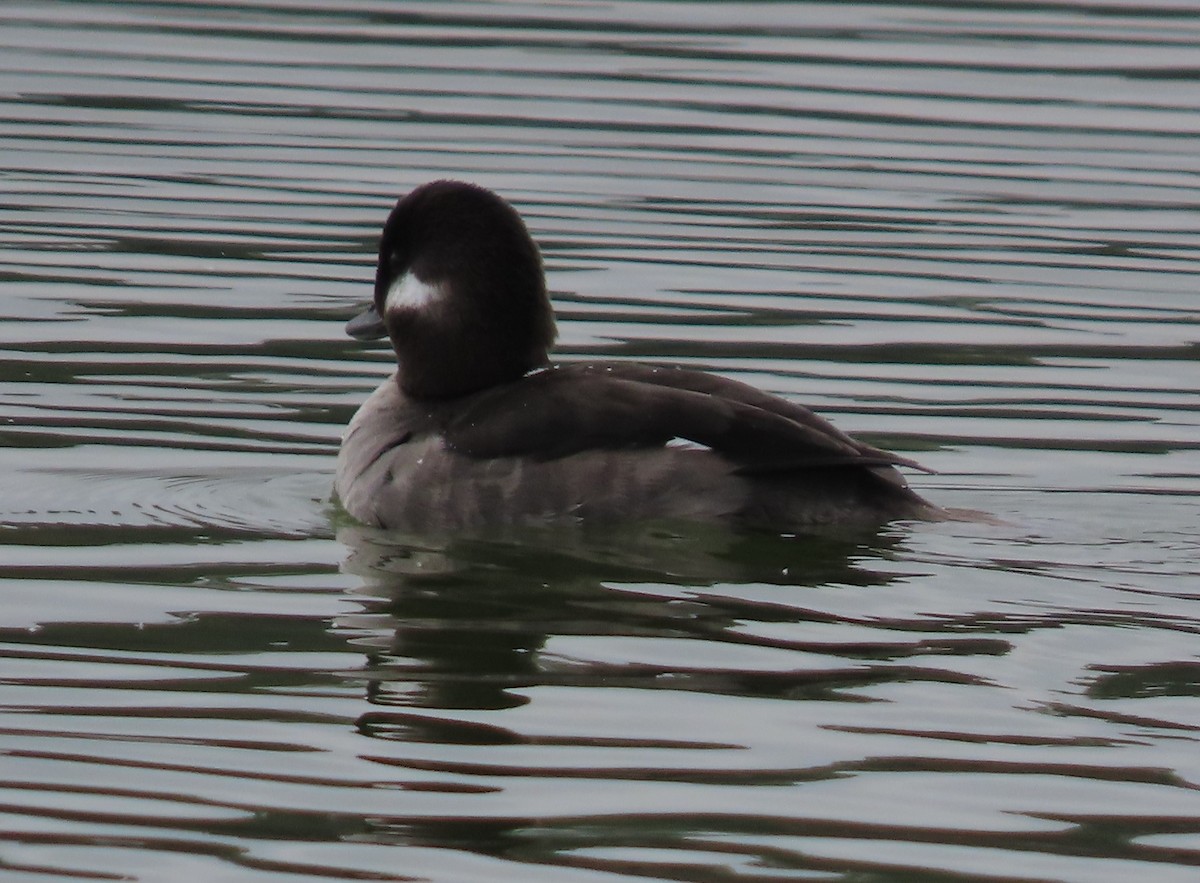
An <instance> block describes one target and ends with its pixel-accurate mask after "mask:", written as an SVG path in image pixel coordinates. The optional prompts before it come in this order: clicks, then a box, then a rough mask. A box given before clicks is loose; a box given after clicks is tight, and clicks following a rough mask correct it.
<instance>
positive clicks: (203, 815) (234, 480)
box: [0, 0, 1200, 883]
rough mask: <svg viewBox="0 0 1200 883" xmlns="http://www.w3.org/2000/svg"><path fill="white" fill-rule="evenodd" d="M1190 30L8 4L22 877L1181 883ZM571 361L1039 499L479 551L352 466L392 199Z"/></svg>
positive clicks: (630, 9) (471, 10) (1194, 798)
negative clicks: (523, 289) (505, 222)
mask: <svg viewBox="0 0 1200 883" xmlns="http://www.w3.org/2000/svg"><path fill="white" fill-rule="evenodd" d="M1198 47H1200V13H1197V12H1196V11H1195V10H1194V9H1192V8H1191V7H1190V5H1187V4H1166V3H1164V4H1159V5H1152V6H1147V5H1145V4H1141V3H1132V2H1129V3H1120V2H1114V3H1104V4H1095V3H1083V2H1079V3H1075V2H1060V3H1053V4H1049V3H1047V4H1036V3H1035V4H966V5H964V4H940V3H928V4H917V3H914V4H908V3H889V4H865V3H861V4H860V3H837V4H833V3H830V4H819V3H762V4H726V3H682V2H636V3H635V2H629V3H626V2H607V3H594V4H585V5H576V4H568V3H550V4H519V3H511V4H509V3H441V2H439V3H428V4H410V3H405V4H397V3H388V2H382V0H378V2H355V3H343V4H336V5H334V4H328V5H320V4H309V3H303V2H289V0H279V2H257V3H246V4H240V5H238V6H237V7H236V8H235V7H233V6H229V5H210V4H205V3H188V2H179V3H139V4H123V3H93V2H78V0H76V2H72V0H63V2H30V3H25V4H13V5H6V6H4V7H3V8H0V194H3V199H0V286H2V288H3V293H4V297H3V298H0V439H2V446H0V524H2V526H3V527H2V529H0V598H2V601H3V603H2V606H0V869H3V871H4V873H5V874H6V879H7V877H12V878H13V879H30V880H39V879H51V878H65V879H70V878H84V879H127V880H158V879H164V878H168V877H170V878H172V879H206V880H243V879H244V880H253V881H259V880H263V881H266V880H300V879H313V878H321V877H328V878H333V879H395V880H437V881H472V880H489V881H490V880H507V879H511V878H512V877H513V876H518V877H520V878H521V879H527V880H531V881H547V883H549V881H555V883H558V881H586V883H591V881H595V883H616V881H634V880H684V881H697V883H709V881H712V883H715V881H719V880H728V879H731V878H733V877H736V878H738V879H746V880H779V879H789V880H792V879H795V880H829V881H844V883H850V881H855V883H859V881H871V883H900V881H911V880H921V881H952V880H953V881H964V880H971V881H1051V880H1053V881H1080V883H1096V881H1126V880H1130V879H1144V880H1154V881H1156V883H1174V881H1181V883H1182V881H1192V880H1194V879H1195V877H1196V873H1197V865H1200V792H1198V790H1197V788H1198V786H1200V768H1198V760H1197V759H1198V758H1200V752H1198V751H1197V741H1198V739H1200V705H1198V703H1197V699H1198V697H1200V661H1198V659H1197V653H1196V647H1197V633H1198V632H1200V591H1198V590H1197V586H1200V580H1198V579H1197V577H1200V565H1198V564H1197V561H1198V560H1200V540H1198V538H1197V536H1198V534H1197V528H1196V525H1197V524H1198V523H1200V503H1198V495H1200V453H1198V448H1200V417H1198V413H1200V394H1198V391H1197V376H1198V374H1197V370H1196V362H1197V359H1198V356H1200V346H1198V341H1200V307H1198V306H1197V300H1196V292H1197V290H1198V287H1200V271H1198V270H1197V267H1198V266H1200V265H1198V264H1197V260H1196V258H1197V253H1198V249H1197V246H1198V245H1200V227H1198V226H1197V224H1196V220H1195V217H1196V213H1195V209H1196V206H1197V204H1198V203H1200V154H1197V152H1196V148H1195V145H1196V142H1197V136H1198V135H1200V114H1198V113H1197V111H1198V110H1200V107H1198V105H1200V98H1198V96H1200V92H1197V90H1196V88H1195V85H1196V83H1195V80H1196V71H1197V70H1200V48H1198ZM450 176H452V177H458V178H465V179H468V180H472V181H476V182H478V183H480V184H483V185H485V186H488V187H492V188H494V189H497V190H499V191H500V192H501V193H503V194H504V195H505V196H506V197H508V198H509V199H511V200H512V201H513V202H514V204H515V205H517V207H518V208H519V209H520V210H521V211H522V213H523V214H524V215H525V217H526V219H527V221H528V223H529V226H530V228H531V230H532V231H533V232H534V234H535V236H536V238H537V239H538V241H539V242H540V244H541V246H542V248H543V252H544V256H545V260H546V265H547V271H548V277H549V282H550V285H551V288H552V290H553V295H554V301H555V305H556V308H557V310H558V314H559V328H560V343H559V348H558V353H559V356H560V357H561V358H562V359H564V360H577V359H584V358H592V357H604V358H616V359H622V358H637V359H644V360H648V361H656V362H672V363H683V364H688V365H692V366H696V367H701V368H704V369H707V370H712V371H716V372H719V373H721V374H724V375H727V376H731V377H736V378H739V379H742V380H747V381H749V382H752V383H754V384H755V385H758V386H760V387H763V388H765V389H768V390H770V391H772V392H775V393H777V394H780V395H783V396H786V397H788V398H790V399H793V400H796V401H801V402H804V403H806V404H809V405H811V406H813V407H814V408H816V409H818V410H819V411H820V412H822V413H823V414H825V415H827V416H829V417H831V418H832V419H834V420H835V422H837V424H838V425H839V426H841V427H842V428H844V429H847V430H849V431H851V432H855V433H858V434H860V435H861V436H862V437H864V438H866V439H867V440H869V441H871V442H873V443H876V444H881V445H884V446H888V447H892V448H894V449H896V450H898V451H901V452H903V453H905V454H908V455H910V456H914V457H916V458H918V459H919V460H921V461H922V462H923V463H925V464H926V465H928V466H930V467H932V468H934V469H935V470H937V474H936V475H933V476H924V475H915V476H913V477H912V481H913V483H914V486H916V487H917V488H918V489H919V490H920V491H921V492H922V493H924V494H926V495H927V496H929V497H930V498H931V499H934V500H936V501H937V502H939V503H942V504H944V505H950V506H961V507H965V508H973V509H982V510H986V511H989V512H993V513H996V514H997V515H999V516H1000V517H1001V518H1003V519H1004V520H1005V521H1006V522H1007V523H1006V524H1004V525H1002V526H988V525H971V524H939V525H892V526H889V527H887V528H885V529H884V530H882V531H880V532H878V533H869V534H849V535H840V536H833V537H830V536H825V537H815V538H814V537H809V538H804V537H800V538H797V537H772V536H759V535H749V536H745V535H736V534H732V533H729V532H724V531H718V530H713V529H708V528H701V527H697V526H680V525H671V526H664V527H662V529H659V530H654V531H650V532H640V531H634V530H616V531H608V532H598V531H565V532H564V531H548V532H531V533H528V534H521V535H519V536H510V537H505V538H498V539H493V540H487V539H482V538H479V539H475V540H468V539H465V538H456V537H436V536H417V537H410V536H395V535H386V534H381V533H379V532H374V531H370V530H366V529H363V528H361V527H358V526H356V525H355V524H353V522H352V521H351V520H350V519H348V518H346V516H345V515H343V514H340V513H339V512H338V511H337V509H336V507H335V506H334V505H333V504H332V503H331V501H330V500H329V486H330V482H331V478H332V469H333V460H334V456H335V452H336V448H337V440H338V436H339V433H340V431H341V427H342V426H344V425H345V423H346V422H347V421H348V420H349V418H350V415H351V414H352V413H353V411H354V409H355V408H356V407H357V405H358V403H359V402H360V401H361V400H362V399H363V398H364V397H365V396H366V395H367V394H368V393H369V391H370V390H371V389H372V388H373V387H374V386H375V385H376V384H377V383H378V382H379V381H380V380H381V379H382V377H383V376H384V375H385V374H386V373H387V371H388V364H389V356H388V353H387V352H386V351H385V350H383V349H381V348H379V347H364V346H362V345H361V344H358V343H355V342H354V341H351V340H349V339H347V338H345V337H344V336H343V335H342V332H341V324H342V322H343V321H344V320H345V319H346V318H348V317H349V316H350V315H352V314H353V312H354V310H355V307H356V305H357V304H358V303H359V302H361V301H362V300H363V299H365V298H366V297H367V296H368V294H369V288H370V282H371V279H372V275H373V268H372V260H371V255H372V251H373V249H374V245H375V237H376V235H377V232H378V228H379V226H380V225H381V223H382V221H383V219H384V217H385V216H386V213H387V211H388V209H389V207H390V205H391V203H392V202H393V201H394V200H395V198H396V197H397V196H399V195H401V194H402V193H404V192H406V191H407V190H409V189H410V188H412V187H414V186H416V185H418V184H420V183H422V182H424V181H427V180H430V179H433V178H438V177H450Z"/></svg>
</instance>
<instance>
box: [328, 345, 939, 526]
mask: <svg viewBox="0 0 1200 883" xmlns="http://www.w3.org/2000/svg"><path fill="white" fill-rule="evenodd" d="M710 384H720V385H721V386H720V390H721V391H722V392H725V386H724V385H725V384H729V389H731V390H733V392H730V393H728V395H735V394H738V395H740V394H741V392H740V391H741V390H743V389H749V388H748V387H743V386H742V385H740V384H733V383H732V382H731V381H724V380H722V379H720V378H715V377H712V376H711V375H704V374H699V373H698V372H671V371H669V370H668V371H666V372H665V373H663V374H662V375H661V376H660V369H650V368H645V367H644V366H621V365H617V366H592V365H589V366H582V365H580V366H570V367H569V368H566V369H552V370H550V371H547V372H544V376H542V377H537V376H534V377H530V378H525V379H523V380H521V381H518V382H517V383H516V384H513V385H511V387H509V388H500V389H493V390H487V391H484V392H482V393H479V394H477V395H475V396H471V397H468V398H466V399H461V400H456V401H453V402H423V401H419V400H413V399H410V398H408V397H407V396H405V395H404V394H403V393H402V392H401V391H400V388H399V385H398V384H397V383H396V382H395V380H394V378H393V379H390V380H388V381H386V382H385V383H384V384H383V385H382V386H380V388H379V389H378V390H376V392H375V393H374V394H373V395H372V396H371V397H370V398H369V399H368V400H367V401H366V402H365V403H364V404H363V406H362V407H361V408H360V409H359V411H358V413H357V414H356V415H355V417H354V420H353V421H352V422H351V424H350V426H349V427H348V429H347V432H346V435H345V438H344V440H343V444H342V449H341V453H340V455H339V459H338V472H337V480H336V485H335V487H336V491H337V494H338V497H339V499H340V500H341V503H342V505H343V506H344V507H345V508H346V510H347V511H348V512H350V514H352V515H354V516H355V517H356V518H358V519H359V520H361V521H363V522H365V523H368V524H372V525H376V526H381V527H388V528H398V529H404V530H418V531H419V530H462V529H473V528H484V527H488V526H497V525H506V524H517V523H530V522H545V521H558V520H573V519H579V520H586V521H593V522H599V521H612V522H627V521H638V520H657V519H686V520H705V521H708V520H721V521H729V522H735V523H740V524H748V525H755V526H762V527H768V528H773V529H780V530H791V529H796V530H801V529H804V528H806V527H813V526H817V525H829V524H841V523H881V522H884V521H888V520H893V519H897V518H928V517H935V516H936V512H937V510H936V508H935V507H932V506H930V505H929V504H928V503H926V502H925V501H924V500H922V499H921V498H920V497H919V496H917V495H916V494H915V493H913V492H912V491H911V490H909V488H908V487H907V485H906V484H905V482H904V480H903V478H901V476H900V475H899V473H897V472H896V470H895V469H894V468H893V467H892V466H891V465H890V462H904V461H902V460H901V458H891V455H887V454H886V453H885V452H881V451H877V450H876V449H874V448H870V447H868V446H865V445H861V444H859V443H856V442H853V440H850V439H849V438H848V437H846V436H842V435H841V434H840V433H836V431H834V433H835V435H833V436H830V437H829V438H826V437H825V436H824V435H823V433H824V432H825V431H826V428H827V427H828V424H825V423H824V422H823V421H821V420H820V418H817V417H816V416H815V415H811V412H808V411H807V410H806V409H802V408H799V406H794V405H790V404H789V403H786V402H784V401H783V400H779V399H775V398H773V397H767V396H765V394H762V393H757V392H755V393H754V394H755V395H758V396H763V397H764V399H763V400H764V401H765V402H766V403H767V404H768V405H770V406H771V407H774V408H776V409H777V410H782V411H784V412H786V414H787V415H793V416H780V415H779V414H773V413H771V412H764V411H763V409H761V408H760V407H759V406H758V403H756V404H754V405H745V406H744V407H743V403H741V402H736V401H735V402H734V405H736V406H737V407H733V408H732V409H731V407H730V403H729V401H728V400H726V399H725V398H723V397H722V395H718V394H715V393H714V392H713V391H712V390H704V391H700V390H697V389H695V388H694V387H696V386H697V385H700V386H706V385H710ZM747 409H751V410H747ZM794 415H799V417H797V416H794ZM800 417H802V418H804V420H806V421H808V420H811V421H812V422H811V425H808V424H806V425H798V424H797V423H796V420H797V419H800ZM756 421H757V422H756ZM679 426H682V427H683V428H682V429H677V428H676V427H679ZM813 433H817V435H818V436H819V438H818V439H817V440H813V439H812V438H811V437H810V436H812V434H813ZM697 437H698V438H697ZM730 449H732V450H730ZM889 458H890V459H889Z"/></svg>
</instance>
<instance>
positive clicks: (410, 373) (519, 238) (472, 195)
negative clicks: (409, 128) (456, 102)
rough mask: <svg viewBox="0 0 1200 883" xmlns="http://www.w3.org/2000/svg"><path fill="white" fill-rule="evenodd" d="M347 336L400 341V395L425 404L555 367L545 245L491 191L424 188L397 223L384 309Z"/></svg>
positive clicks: (400, 208) (377, 305) (441, 185)
mask: <svg viewBox="0 0 1200 883" xmlns="http://www.w3.org/2000/svg"><path fill="white" fill-rule="evenodd" d="M346 331H347V332H348V333H349V334H350V335H351V336H352V337H357V338H359V339H362V340H369V339H374V338H378V337H383V336H384V335H385V334H386V335H387V336H388V337H389V338H391V341H392V347H393V348H394V349H395V351H396V360H397V361H398V362H399V365H400V370H399V382H400V386H401V388H402V389H403V390H404V392H405V393H407V394H408V395H410V396H414V397H416V398H446V397H451V396H459V395H465V394H467V393H471V392H475V391H477V390H480V389H485V388H487V387H489V386H495V385H496V384H499V383H505V382H508V381H510V380H516V379H517V378H518V377H521V376H522V375H524V374H526V373H528V372H529V371H531V370H533V369H534V368H539V367H541V366H543V365H545V364H547V362H548V361H549V349H550V345H551V344H552V343H553V342H554V337H555V328H554V314H553V311H552V309H551V307H550V299H549V297H548V296H547V294H546V281H545V276H544V275H543V272H542V259H541V255H540V254H539V252H538V248H537V245H536V244H535V243H534V241H533V239H532V237H530V235H529V231H528V230H527V229H526V228H525V224H524V222H523V221H522V220H521V217H520V215H518V214H517V212H516V210H515V209H514V208H513V207H512V206H511V205H509V204H508V203H507V202H505V201H504V200H503V199H501V198H500V197H499V196H497V195H496V194H494V193H492V192H491V191H490V190H485V189H483V188H482V187H476V186H475V185H473V184H465V183H463V182H460V181H434V182H433V183H430V184H425V185H422V186H421V187H418V188H417V189H416V190H414V191H412V192H411V193H409V194H408V195H407V196H405V197H404V198H403V199H401V200H400V201H399V202H397V203H396V207H395V208H393V209H392V213H391V215H389V216H388V219H387V223H386V224H384V227H383V235H382V237H381V238H380V241H379V264H378V266H377V268H376V270H375V300H374V304H373V305H372V307H371V308H370V309H369V310H368V311H367V312H365V313H363V314H362V315H361V316H359V317H358V318H356V319H353V320H351V322H350V323H349V324H348V325H347V326H346Z"/></svg>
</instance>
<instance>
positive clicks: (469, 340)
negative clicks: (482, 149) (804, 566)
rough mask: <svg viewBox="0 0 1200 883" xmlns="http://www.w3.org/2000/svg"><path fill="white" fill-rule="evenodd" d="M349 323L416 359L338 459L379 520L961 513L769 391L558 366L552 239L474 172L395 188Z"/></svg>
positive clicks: (859, 517)
mask: <svg viewBox="0 0 1200 883" xmlns="http://www.w3.org/2000/svg"><path fill="white" fill-rule="evenodd" d="M346 330H347V332H348V333H349V334H350V335H351V336H353V337H356V338H359V339H363V340H369V339H376V338H381V337H384V336H385V335H386V336H387V337H390V338H391V342H392V346H393V348H394V349H395V352H396V361H397V363H398V369H397V371H396V372H395V374H393V375H392V376H391V377H390V378H388V379H387V380H386V381H384V383H383V385H381V386H380V387H379V388H378V389H377V390H376V391H375V392H374V393H373V394H372V395H371V396H370V397H369V398H368V399H367V400H366V401H365V402H364V403H363V405H362V407H360V408H359V409H358V413H356V414H355V415H354V418H353V420H352V421H351V422H350V425H349V427H348V428H347V430H346V433H345V436H344V438H343V440H342V447H341V451H340V453H339V455H338V464H337V478H336V481H335V491H336V493H337V496H338V498H339V499H340V501H341V504H342V506H343V507H344V508H345V509H346V511H347V512H349V513H350V514H351V515H353V516H354V517H355V518H357V519H359V520H360V521H362V522H364V523H366V524H369V525H373V526H377V527H385V528H398V529H403V530H410V531H423V530H441V531H457V530H463V529H468V530H469V529H483V528H488V527H499V526H504V525H510V524H527V523H531V522H532V523H537V522H545V521H550V522H557V521H562V520H574V519H579V520H584V521H610V522H611V521H620V522H629V521H634V520H640V519H688V520H692V519H704V520H720V521H727V522H730V523H733V524H738V525H746V526H755V527H762V528H768V529H772V530H777V531H799V530H805V529H811V528H816V527H820V526H830V525H843V524H844V525H849V524H880V523H883V522H886V521H890V520H893V519H914V518H919V519H938V518H942V517H945V515H946V513H945V511H944V510H942V509H940V508H938V507H936V506H934V505H932V504H930V503H928V502H926V501H925V500H924V499H922V498H921V497H920V496H918V495H917V494H916V493H915V492H913V491H912V490H911V489H909V487H908V485H907V484H906V483H905V481H904V479H903V478H902V477H901V476H900V473H899V472H897V471H896V468H895V467H896V466H898V465H899V466H908V467H913V468H917V469H920V468H921V467H920V466H918V465H917V464H916V463H914V462H913V461H911V460H908V459H906V458H904V457H900V456H897V455H896V454H892V453H889V452H887V451H883V450H880V449H879V448H874V447H871V446H870V445H867V444H864V443H862V442H859V441H855V440H854V439H852V438H851V437H850V436H848V435H846V434H845V433H843V432H841V431H840V430H838V429H836V428H834V426H833V425H832V424H830V423H829V422H828V421H826V420H824V419H823V418H821V417H819V416H817V415H816V414H814V413H813V412H811V411H809V410H808V409H807V408H804V407H802V406H800V405H796V404H793V403H792V402H788V401H785V400H784V399H781V398H778V397H776V396H773V395H769V394H767V393H764V392H761V391H760V390H758V389H755V388H754V387H752V386H748V385H746V384H744V383H739V382H737V381H734V380H727V379H725V378H721V377H717V376H714V375H711V374H706V373H703V372H700V371H693V370H685V369H682V368H660V367H652V366H649V365H640V364H635V363H631V362H592V363H579V364H576V363H572V364H566V365H551V363H550V357H549V349H550V345H551V344H552V343H553V341H554V337H555V325H554V314H553V311H552V308H551V306H550V299H549V297H548V296H547V293H546V283H545V277H544V275H543V272H542V262H541V255H540V253H539V251H538V248H537V246H536V245H535V244H534V242H533V239H532V237H531V236H530V235H529V231H528V230H527V229H526V228H525V224H524V223H523V222H522V220H521V217H520V216H519V215H518V214H517V212H516V210H515V209H513V207H512V206H510V205H509V204H508V203H507V202H505V201H504V200H503V199H501V198H500V197H499V196H497V195H496V194H494V193H492V192H491V191H489V190H485V189H483V188H481V187H477V186H475V185H473V184H466V183H462V182H458V181H435V182H433V183H430V184H425V185H423V186H421V187H418V188H417V189H416V190H414V191H412V192H411V193H409V194H408V195H407V196H405V197H403V198H402V199H401V200H400V201H399V202H397V203H396V206H395V208H393V209H392V213H391V215H390V216H389V217H388V219H387V223H386V224H385V225H384V228H383V235H382V237H381V239H380V244H379V262H378V265H377V268H376V271H375V297H374V302H373V304H372V305H371V307H370V308H368V309H367V311H366V312H364V313H363V314H362V315H361V316H359V317H357V318H355V319H353V320H351V321H350V323H349V324H348V325H347V326H346Z"/></svg>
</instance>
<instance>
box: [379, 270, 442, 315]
mask: <svg viewBox="0 0 1200 883" xmlns="http://www.w3.org/2000/svg"><path fill="white" fill-rule="evenodd" d="M441 298H442V290H441V288H439V287H438V286H437V285H430V284H429V283H427V282H422V281H421V280H420V279H418V278H417V277H416V276H414V275H413V274H412V273H405V274H404V275H403V276H400V277H399V278H398V279H396V281H395V282H393V283H392V287H391V288H389V289H388V293H387V298H386V299H385V300H384V302H383V308H384V310H386V311H387V312H389V313H390V312H392V311H393V310H423V309H425V308H426V307H428V306H429V305H430V304H433V303H436V302H437V301H439V300H441Z"/></svg>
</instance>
